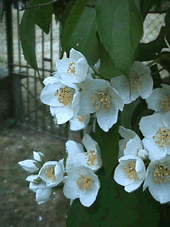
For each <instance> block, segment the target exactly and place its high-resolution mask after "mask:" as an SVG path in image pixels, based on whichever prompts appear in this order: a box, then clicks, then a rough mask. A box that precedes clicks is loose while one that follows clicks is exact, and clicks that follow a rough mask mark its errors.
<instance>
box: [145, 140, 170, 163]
mask: <svg viewBox="0 0 170 227" xmlns="http://www.w3.org/2000/svg"><path fill="white" fill-rule="evenodd" d="M142 142H143V145H144V148H145V149H146V150H148V152H149V159H150V160H151V161H155V160H158V159H161V158H163V157H165V155H166V149H164V148H160V147H159V146H158V145H156V144H155V142H154V140H153V139H147V138H144V139H143V140H142Z"/></svg>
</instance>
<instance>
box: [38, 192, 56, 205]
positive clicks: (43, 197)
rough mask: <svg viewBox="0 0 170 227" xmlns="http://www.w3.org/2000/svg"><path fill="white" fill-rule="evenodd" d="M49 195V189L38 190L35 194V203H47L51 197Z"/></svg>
mask: <svg viewBox="0 0 170 227" xmlns="http://www.w3.org/2000/svg"><path fill="white" fill-rule="evenodd" d="M51 193H52V189H51V188H43V189H41V188H39V189H38V190H37V192H36V202H37V203H38V204H42V203H45V202H47V201H48V200H49V198H50V196H51Z"/></svg>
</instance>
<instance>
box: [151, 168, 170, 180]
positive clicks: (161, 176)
mask: <svg viewBox="0 0 170 227" xmlns="http://www.w3.org/2000/svg"><path fill="white" fill-rule="evenodd" d="M153 180H154V181H155V183H158V184H160V183H170V169H168V168H167V167H163V166H162V165H158V166H156V168H155V171H154V173H153Z"/></svg>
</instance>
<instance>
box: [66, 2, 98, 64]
mask: <svg viewBox="0 0 170 227" xmlns="http://www.w3.org/2000/svg"><path fill="white" fill-rule="evenodd" d="M95 17H96V11H95V9H94V8H90V7H86V8H85V9H84V11H83V13H82V15H81V17H80V19H79V21H78V22H77V25H76V27H75V29H74V30H73V31H72V34H71V35H70V38H69V40H68V47H67V49H66V50H67V51H69V50H70V48H74V49H76V50H78V51H80V52H81V53H82V54H83V55H84V56H85V57H86V58H87V60H88V63H89V64H90V65H94V63H96V61H97V60H98V59H99V50H98V40H97V38H96V26H95Z"/></svg>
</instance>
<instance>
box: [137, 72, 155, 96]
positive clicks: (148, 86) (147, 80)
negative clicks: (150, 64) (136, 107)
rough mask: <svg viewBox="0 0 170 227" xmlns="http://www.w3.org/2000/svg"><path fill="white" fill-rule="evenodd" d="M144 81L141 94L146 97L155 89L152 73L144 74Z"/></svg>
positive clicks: (140, 90) (140, 89)
mask: <svg viewBox="0 0 170 227" xmlns="http://www.w3.org/2000/svg"><path fill="white" fill-rule="evenodd" d="M142 80H143V83H142V85H141V87H140V88H139V95H140V96H141V97H142V98H143V99H146V98H148V97H149V96H150V94H151V93H152V90H153V79H152V77H151V75H150V74H144V75H142Z"/></svg>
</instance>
